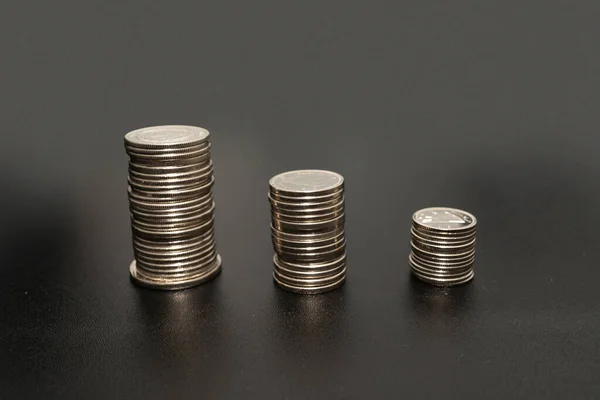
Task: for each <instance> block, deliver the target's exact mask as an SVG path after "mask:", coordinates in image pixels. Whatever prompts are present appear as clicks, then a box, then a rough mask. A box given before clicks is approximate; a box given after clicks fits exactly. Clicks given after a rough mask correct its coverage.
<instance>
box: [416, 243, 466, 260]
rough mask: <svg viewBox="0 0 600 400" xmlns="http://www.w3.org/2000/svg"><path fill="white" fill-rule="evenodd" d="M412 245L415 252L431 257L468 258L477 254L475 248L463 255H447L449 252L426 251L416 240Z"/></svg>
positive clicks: (464, 252)
mask: <svg viewBox="0 0 600 400" xmlns="http://www.w3.org/2000/svg"><path fill="white" fill-rule="evenodd" d="M410 245H411V247H412V249H413V250H416V251H418V252H420V253H424V254H426V255H430V256H434V257H446V258H461V257H466V256H467V255H469V254H471V253H474V252H475V248H474V247H471V248H469V249H467V250H466V251H463V252H461V253H447V252H439V251H431V250H427V249H424V248H423V247H420V246H419V243H416V242H415V241H414V240H411V242H410Z"/></svg>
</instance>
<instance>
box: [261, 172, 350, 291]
mask: <svg viewBox="0 0 600 400" xmlns="http://www.w3.org/2000/svg"><path fill="white" fill-rule="evenodd" d="M269 188H270V191H269V201H270V203H271V238H272V241H273V248H274V250H275V256H274V258H273V263H274V270H273V278H274V280H275V283H276V284H277V285H278V286H280V287H281V288H283V289H285V290H288V291H292V292H296V293H323V292H327V291H329V290H333V289H335V288H338V287H340V286H341V285H342V284H343V283H344V282H345V279H346V239H345V231H344V222H345V206H344V178H343V177H342V176H341V175H339V174H336V173H335V172H329V171H321V170H299V171H290V172H285V173H282V174H279V175H277V176H275V177H273V178H272V179H271V180H270V181H269Z"/></svg>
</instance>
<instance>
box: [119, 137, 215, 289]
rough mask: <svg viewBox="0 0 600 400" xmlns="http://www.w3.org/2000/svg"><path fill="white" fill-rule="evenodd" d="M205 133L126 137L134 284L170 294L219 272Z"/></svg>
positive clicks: (207, 142)
mask: <svg viewBox="0 0 600 400" xmlns="http://www.w3.org/2000/svg"><path fill="white" fill-rule="evenodd" d="M208 137H209V133H208V131H207V130H205V129H202V128H198V127H193V126H179V125H177V126H157V127H150V128H143V129H138V130H135V131H132V132H129V133H128V134H127V135H125V150H126V151H127V154H128V155H129V206H130V211H131V225H132V233H133V251H134V256H135V260H134V261H133V262H132V263H131V266H130V274H131V278H132V279H133V281H134V282H135V283H137V284H140V285H142V286H147V287H152V288H158V289H165V290H174V289H183V288H187V287H191V286H195V285H198V284H200V283H202V282H205V281H207V280H209V279H212V278H213V277H215V276H216V275H217V274H218V273H219V271H220V270H221V257H220V256H219V255H218V254H217V251H216V245H215V236H214V223H213V214H214V209H215V203H214V202H213V195H212V187H213V183H214V178H213V167H212V161H211V158H210V143H209V141H208Z"/></svg>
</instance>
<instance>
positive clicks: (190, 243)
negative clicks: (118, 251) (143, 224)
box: [133, 229, 215, 254]
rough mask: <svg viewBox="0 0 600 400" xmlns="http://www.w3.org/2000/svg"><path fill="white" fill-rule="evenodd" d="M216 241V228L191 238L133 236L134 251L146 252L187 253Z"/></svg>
mask: <svg viewBox="0 0 600 400" xmlns="http://www.w3.org/2000/svg"><path fill="white" fill-rule="evenodd" d="M214 241H215V236H214V229H209V230H208V231H206V232H204V233H202V234H200V235H195V236H192V237H191V238H184V239H175V240H168V241H160V242H158V241H156V240H148V239H144V238H140V237H134V238H133V247H134V251H144V252H146V253H152V252H158V253H164V254H169V253H174V254H177V253H185V252H193V251H195V250H197V249H198V248H202V247H204V246H206V245H207V244H208V243H212V242H214Z"/></svg>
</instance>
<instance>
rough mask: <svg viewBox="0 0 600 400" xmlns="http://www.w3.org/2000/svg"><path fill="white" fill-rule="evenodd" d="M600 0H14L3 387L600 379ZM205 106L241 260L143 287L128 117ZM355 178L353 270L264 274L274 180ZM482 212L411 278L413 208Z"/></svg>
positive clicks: (345, 386)
mask: <svg viewBox="0 0 600 400" xmlns="http://www.w3.org/2000/svg"><path fill="white" fill-rule="evenodd" d="M599 20H600V4H599V3H598V2H597V1H570V2H568V1H543V2H542V1H540V2H487V1H469V2H466V1H459V2H436V3H435V4H434V3H433V2H423V1H395V2H394V1H370V2H364V1H354V0H352V1H349V0H347V1H336V2H328V1H316V0H310V1H309V0H305V1H302V2H285V1H275V0H272V1H252V2H250V1H246V2H242V1H239V2H217V1H214V2H213V1H206V2H198V1H186V2H158V1H156V2H155V1H151V2H149V1H132V2H112V3H111V2H82V1H63V2H58V3H54V2H37V3H35V4H31V3H27V2H18V1H12V0H10V1H8V3H6V2H5V3H3V10H2V12H1V13H0V51H1V54H2V62H1V66H0V72H1V74H0V110H1V111H0V115H1V116H2V133H0V152H1V157H0V168H1V171H2V175H1V176H2V180H1V184H2V185H1V187H2V196H0V206H1V209H2V223H0V305H1V310H2V311H1V313H0V397H2V398H46V397H51V398H79V399H81V398H111V397H112V398H125V397H132V398H144V399H150V398H182V397H198V398H207V399H211V398H222V399H229V398H264V399H305V398H306V399H313V398H327V399H329V398H331V399H337V398H348V399H350V398H356V399H365V398H436V397H437V398H440V397H444V398H471V397H472V398H499V399H500V398H502V399H506V398H511V399H512V398H523V399H533V398H542V399H547V398H594V397H597V396H598V395H600V291H599V289H598V281H599V280H600V264H599V262H600V261H599V260H600V179H599V173H600V161H599V154H600V113H599V112H598V110H599V105H600V75H599V71H600V51H599V46H598V37H599V34H600V27H599V24H598V21H599ZM173 123H177V124H190V125H199V126H203V127H205V128H207V129H209V130H210V131H211V133H212V143H213V150H214V151H213V161H214V164H215V171H216V179H217V182H216V189H215V190H216V191H215V193H216V194H215V196H216V198H215V199H216V203H217V212H216V218H217V222H216V229H217V240H218V247H219V252H220V254H221V255H222V257H223V265H224V267H223V272H222V274H221V275H220V276H219V277H218V278H217V279H216V280H214V281H213V282H211V283H209V284H206V285H203V286H201V287H198V288H195V289H191V290H186V291H180V292H172V293H163V292H157V291H151V290H143V289H139V288H136V287H135V286H133V285H132V284H131V283H130V281H129V277H128V266H129V263H130V262H131V260H132V249H131V244H130V240H131V237H130V227H129V214H128V204H127V183H126V176H127V157H126V155H125V151H124V148H123V135H124V134H125V133H126V132H127V131H129V130H132V129H135V128H138V127H142V126H148V125H158V124H173ZM298 168H322V169H331V170H334V171H337V172H339V173H341V174H343V175H344V176H345V178H346V184H347V188H346V203H347V210H348V211H347V239H348V257H349V265H348V281H347V283H346V285H345V286H344V287H343V288H342V289H341V290H338V291H334V292H331V293H329V294H325V295H320V296H308V297H303V296H297V295H292V294H289V293H285V292H282V291H281V290H278V289H277V288H276V287H275V286H274V285H273V283H272V281H271V269H272V266H271V257H272V248H271V243H270V238H269V204H268V202H267V197H266V195H267V189H268V179H269V178H270V177H271V176H272V175H275V174H276V173H279V172H282V171H285V170H291V169H298ZM437 205H446V206H453V207H458V208H462V209H465V210H468V211H470V212H472V213H474V214H475V215H476V216H477V217H478V219H479V231H478V245H477V246H478V247H477V250H478V258H477V264H476V267H475V270H476V275H475V280H474V281H473V282H472V283H470V284H468V285H465V286H462V287H457V288H453V289H441V288H434V287H431V286H428V285H426V284H422V283H420V282H418V281H415V280H413V279H412V278H411V277H410V274H409V268H408V264H407V256H408V251H409V248H408V242H409V227H410V219H411V215H412V213H413V212H414V211H415V210H417V209H419V208H422V207H427V206H437Z"/></svg>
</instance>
